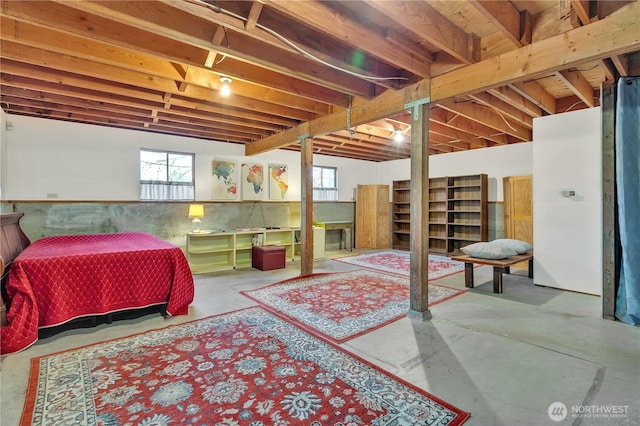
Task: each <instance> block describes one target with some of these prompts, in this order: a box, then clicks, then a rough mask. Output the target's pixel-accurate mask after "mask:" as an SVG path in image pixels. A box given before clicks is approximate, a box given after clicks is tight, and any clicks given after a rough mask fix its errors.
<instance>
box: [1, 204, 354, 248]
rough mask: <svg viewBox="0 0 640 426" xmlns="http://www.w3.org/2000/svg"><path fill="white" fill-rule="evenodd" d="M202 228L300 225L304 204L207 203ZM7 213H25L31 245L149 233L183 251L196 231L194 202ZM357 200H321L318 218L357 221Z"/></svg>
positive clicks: (20, 208) (24, 207) (16, 207)
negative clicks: (66, 237)
mask: <svg viewBox="0 0 640 426" xmlns="http://www.w3.org/2000/svg"><path fill="white" fill-rule="evenodd" d="M200 204H204V206H205V217H204V219H202V225H201V229H235V228H248V227H288V226H292V227H295V226H300V203H299V202H239V203H219V202H218V203H216V202H203V203H200ZM0 210H2V212H3V213H8V212H23V213H24V214H25V216H24V217H23V218H22V221H21V225H22V229H24V231H25V233H26V234H27V236H28V237H29V238H30V239H31V241H35V240H38V239H40V238H42V237H47V236H51V235H63V234H91V233H112V232H148V233H150V234H153V235H155V236H157V237H159V238H162V239H163V240H166V241H169V242H171V243H173V244H175V245H177V246H179V247H182V248H183V249H184V247H185V244H186V241H185V234H186V233H187V232H189V231H190V230H191V220H190V219H188V218H187V212H188V210H189V203H182V202H172V203H158V202H153V203H148V202H147V203H145V202H68V201H67V202H41V201H34V202H31V201H20V202H5V203H2V204H0ZM354 211H355V204H354V203H353V202H317V203H314V205H313V217H314V220H317V221H323V220H327V221H328V220H354ZM339 244H340V234H339V231H330V232H328V233H327V235H326V246H327V248H328V249H330V250H337V249H338V247H339Z"/></svg>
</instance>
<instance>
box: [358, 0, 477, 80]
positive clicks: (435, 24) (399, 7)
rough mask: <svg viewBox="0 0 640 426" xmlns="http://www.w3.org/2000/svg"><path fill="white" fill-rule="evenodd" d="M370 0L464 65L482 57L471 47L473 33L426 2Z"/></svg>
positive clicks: (375, 5)
mask: <svg viewBox="0 0 640 426" xmlns="http://www.w3.org/2000/svg"><path fill="white" fill-rule="evenodd" d="M367 2H368V3H369V4H370V5H371V6H373V7H374V8H375V9H377V10H379V11H380V12H382V13H384V14H385V15H387V16H388V17H389V18H391V19H392V20H394V21H395V22H398V23H400V24H401V25H402V26H403V27H407V28H410V29H411V31H412V32H414V33H415V34H417V35H418V36H419V37H420V38H422V39H424V40H427V41H428V42H429V43H432V44H433V45H435V46H437V47H438V48H440V49H442V50H443V51H445V52H447V53H448V54H449V55H451V56H452V57H454V58H456V59H457V60H458V61H460V62H462V63H463V64H470V63H473V62H476V61H477V60H478V59H479V57H480V56H479V55H480V52H479V51H477V50H474V49H470V48H469V34H467V33H466V32H465V31H464V30H462V29H461V28H460V27H458V26H456V25H454V24H453V23H452V22H451V21H449V20H448V19H447V18H446V17H444V16H443V15H442V14H441V13H440V12H438V11H437V10H436V9H434V8H432V7H431V6H429V5H428V4H426V3H424V2H415V1H387V0H367ZM419 75H421V74H419Z"/></svg>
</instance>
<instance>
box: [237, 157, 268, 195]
mask: <svg viewBox="0 0 640 426" xmlns="http://www.w3.org/2000/svg"><path fill="white" fill-rule="evenodd" d="M240 174H241V176H242V199H243V200H262V199H263V197H264V193H265V190H264V188H265V186H266V182H265V180H264V166H263V165H262V164H257V163H242V166H241V170H240Z"/></svg>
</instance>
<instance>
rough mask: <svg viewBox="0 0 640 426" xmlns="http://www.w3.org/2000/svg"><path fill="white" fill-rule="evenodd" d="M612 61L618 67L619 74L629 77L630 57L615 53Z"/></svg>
mask: <svg viewBox="0 0 640 426" xmlns="http://www.w3.org/2000/svg"><path fill="white" fill-rule="evenodd" d="M611 62H613V65H614V66H615V67H616V70H617V71H618V74H620V76H622V77H629V58H628V57H627V56H625V55H613V56H612V57H611Z"/></svg>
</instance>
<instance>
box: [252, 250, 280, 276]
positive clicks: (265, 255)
mask: <svg viewBox="0 0 640 426" xmlns="http://www.w3.org/2000/svg"><path fill="white" fill-rule="evenodd" d="M251 266H252V267H254V268H256V269H260V270H261V271H270V270H272V269H282V268H285V267H286V250H285V248H284V247H280V246H253V247H252V248H251Z"/></svg>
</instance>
